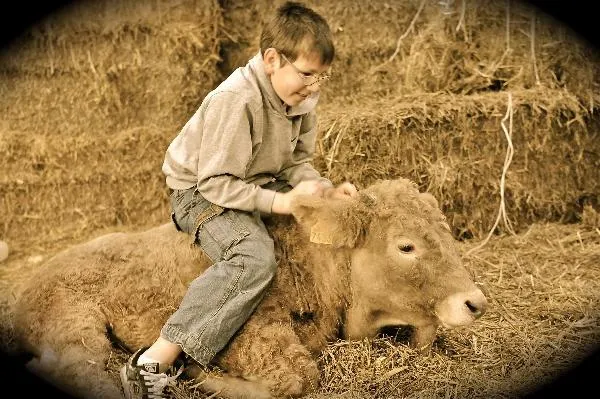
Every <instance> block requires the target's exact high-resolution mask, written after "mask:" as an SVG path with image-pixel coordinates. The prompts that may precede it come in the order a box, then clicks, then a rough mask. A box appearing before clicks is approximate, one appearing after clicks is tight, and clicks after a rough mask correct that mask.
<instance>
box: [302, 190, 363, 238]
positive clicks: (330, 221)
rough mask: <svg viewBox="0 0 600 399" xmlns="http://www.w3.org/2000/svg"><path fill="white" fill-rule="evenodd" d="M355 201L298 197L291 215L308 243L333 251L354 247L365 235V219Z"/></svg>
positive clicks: (359, 204)
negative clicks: (331, 248)
mask: <svg viewBox="0 0 600 399" xmlns="http://www.w3.org/2000/svg"><path fill="white" fill-rule="evenodd" d="M362 205H363V204H362V203H361V200H360V196H359V198H350V199H323V198H318V197H313V196H298V197H296V199H295V200H294V203H293V204H292V214H293V215H294V217H295V218H296V220H297V221H298V223H300V225H301V226H302V227H303V228H304V229H305V230H306V231H307V232H308V233H309V236H310V241H311V242H314V243H316V244H326V245H331V246H333V247H334V248H341V247H347V248H355V247H357V246H358V245H360V244H361V243H362V239H363V238H364V236H365V235H366V231H367V227H368V222H369V220H368V219H369V218H368V217H367V214H366V212H365V210H364V207H363V206H362Z"/></svg>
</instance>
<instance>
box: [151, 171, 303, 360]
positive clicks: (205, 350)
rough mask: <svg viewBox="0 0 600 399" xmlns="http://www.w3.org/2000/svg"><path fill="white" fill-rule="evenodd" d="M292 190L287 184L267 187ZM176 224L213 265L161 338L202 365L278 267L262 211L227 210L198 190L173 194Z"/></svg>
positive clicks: (246, 314)
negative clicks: (260, 212)
mask: <svg viewBox="0 0 600 399" xmlns="http://www.w3.org/2000/svg"><path fill="white" fill-rule="evenodd" d="M264 187H265V188H270V189H272V190H275V191H288V190H289V189H290V188H291V187H290V186H288V185H287V184H286V183H284V182H278V181H277V182H274V183H268V184H267V185H265V186H264ZM171 205H172V209H173V213H172V218H173V222H174V223H175V225H176V226H177V228H178V229H179V230H182V231H184V232H186V233H188V234H191V235H193V236H194V237H195V243H196V244H197V245H199V246H200V247H201V248H202V250H203V251H204V252H205V253H206V255H207V256H208V257H209V258H210V259H211V260H212V261H213V265H212V266H211V267H209V268H208V269H207V270H206V271H205V272H204V273H202V274H201V275H200V276H198V277H197V278H196V279H195V280H193V281H192V282H191V283H190V285H189V287H188V290H187V292H186V294H185V296H184V297H183V300H182V302H181V304H180V305H179V308H178V309H177V310H176V311H175V313H173V314H172V315H171V316H170V317H169V319H168V320H167V322H166V324H165V325H164V327H163V328H162V331H161V336H162V337H163V338H165V339H166V340H168V341H170V342H173V343H176V344H178V345H179V346H181V348H182V349H183V351H184V352H185V353H186V354H188V355H189V356H191V357H192V358H193V359H194V360H196V361H197V362H198V363H200V364H202V365H208V363H209V362H210V361H211V360H212V358H213V357H214V356H215V355H216V354H217V353H218V352H219V351H220V350H221V349H223V348H224V347H225V345H226V344H227V342H229V340H230V339H231V337H232V336H233V335H234V334H235V333H236V331H237V330H238V329H239V328H240V327H241V326H242V325H243V324H244V322H245V321H246V320H247V319H248V318H249V317H250V315H251V314H252V312H253V311H254V309H256V307H257V306H258V304H259V302H260V300H261V299H262V298H263V296H264V293H265V291H266V288H267V287H268V286H269V284H270V283H271V281H272V280H273V277H274V276H275V272H276V270H277V264H276V261H275V254H274V248H273V240H272V239H271V237H270V236H269V233H268V232H267V229H266V227H265V225H264V223H263V221H262V219H261V217H260V215H259V213H258V212H254V213H250V212H244V211H239V210H234V209H224V208H221V207H219V206H217V205H214V204H212V203H210V202H209V201H207V200H206V199H204V198H203V197H202V196H201V195H200V193H199V192H198V191H196V189H195V187H192V188H190V189H187V190H174V191H173V193H172V194H171Z"/></svg>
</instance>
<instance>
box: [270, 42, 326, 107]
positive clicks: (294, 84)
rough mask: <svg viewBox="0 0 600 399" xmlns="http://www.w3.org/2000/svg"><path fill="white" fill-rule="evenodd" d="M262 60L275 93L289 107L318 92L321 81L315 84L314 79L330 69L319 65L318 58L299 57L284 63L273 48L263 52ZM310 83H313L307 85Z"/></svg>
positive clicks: (284, 59)
mask: <svg viewBox="0 0 600 399" xmlns="http://www.w3.org/2000/svg"><path fill="white" fill-rule="evenodd" d="M263 60H264V63H265V71H266V72H267V75H269V76H270V78H271V84H272V85H273V89H274V90H275V93H277V95H278V96H279V98H280V99H281V101H283V102H284V103H285V104H286V105H289V106H294V105H298V104H300V103H301V102H302V101H304V100H305V99H306V98H307V97H308V96H309V95H311V94H313V93H316V92H318V91H319V89H320V86H319V84H320V83H321V81H319V82H315V80H316V79H315V78H320V77H322V76H323V74H327V72H328V71H329V68H330V66H329V65H323V64H321V62H320V61H319V58H318V57H306V56H304V55H300V56H299V57H298V58H297V59H296V60H295V61H294V62H293V63H292V62H291V61H289V60H287V61H286V58H285V56H284V55H283V54H281V53H279V52H278V51H277V50H275V49H273V48H269V49H267V50H266V51H265V54H264V57H263ZM288 61H289V62H288ZM311 82H314V83H312V84H308V83H311Z"/></svg>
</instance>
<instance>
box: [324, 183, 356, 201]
mask: <svg viewBox="0 0 600 399" xmlns="http://www.w3.org/2000/svg"><path fill="white" fill-rule="evenodd" d="M357 193H358V190H357V189H356V187H355V186H354V184H352V183H348V182H345V183H342V184H340V185H339V186H337V187H330V188H327V189H326V190H325V191H324V193H323V195H324V196H325V198H335V199H345V198H348V197H354V196H355V195H356V194H357Z"/></svg>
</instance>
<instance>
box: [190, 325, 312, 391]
mask: <svg viewBox="0 0 600 399" xmlns="http://www.w3.org/2000/svg"><path fill="white" fill-rule="evenodd" d="M251 320H252V319H251ZM216 360H217V363H218V364H219V366H221V367H222V368H224V369H225V370H227V371H228V372H229V373H228V374H229V376H228V377H225V378H222V379H219V378H207V379H205V380H204V382H203V383H202V385H201V387H202V388H203V389H205V390H206V391H207V392H219V391H221V392H220V393H219V396H223V397H230V398H236V399H240V398H245V397H248V396H246V395H242V394H239V393H238V391H239V389H238V387H241V386H243V387H244V389H249V387H252V389H253V390H254V392H255V393H254V394H255V396H256V397H270V396H265V395H267V394H268V393H269V392H270V395H271V396H274V397H297V396H302V395H305V394H307V393H309V392H311V391H313V390H315V389H316V388H317V387H318V385H319V370H318V367H317V362H316V360H315V359H314V358H313V357H312V355H311V353H310V352H309V351H308V349H307V348H306V347H305V346H304V345H302V344H301V343H300V340H299V339H298V336H297V335H296V333H295V332H294V331H293V329H292V328H291V327H290V326H289V325H287V324H284V323H279V322H277V323H272V324H268V325H257V324H255V323H252V322H251V323H248V324H246V326H244V328H243V329H242V330H241V331H240V334H238V335H237V336H236V337H235V339H234V340H233V341H232V342H231V344H230V345H229V347H228V348H227V349H226V350H225V351H224V352H222V353H221V354H220V355H219V356H218V358H217V359H216ZM234 376H235V377H236V378H234ZM229 392H231V394H229ZM226 395H229V396H226Z"/></svg>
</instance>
